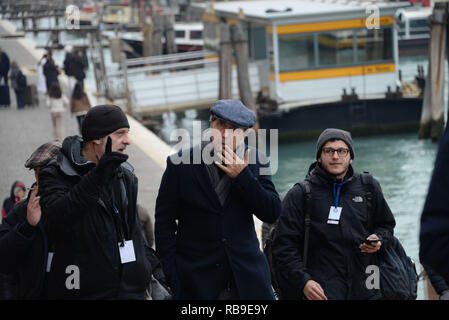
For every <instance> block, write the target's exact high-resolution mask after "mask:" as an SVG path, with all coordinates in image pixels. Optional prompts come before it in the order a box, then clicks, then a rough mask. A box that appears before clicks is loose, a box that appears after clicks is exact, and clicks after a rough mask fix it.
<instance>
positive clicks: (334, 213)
mask: <svg viewBox="0 0 449 320" xmlns="http://www.w3.org/2000/svg"><path fill="white" fill-rule="evenodd" d="M342 209H343V208H342V207H337V208H335V207H334V206H331V208H330V210H329V217H328V218H327V219H328V220H327V223H329V224H338V223H339V221H340V215H341V210H342Z"/></svg>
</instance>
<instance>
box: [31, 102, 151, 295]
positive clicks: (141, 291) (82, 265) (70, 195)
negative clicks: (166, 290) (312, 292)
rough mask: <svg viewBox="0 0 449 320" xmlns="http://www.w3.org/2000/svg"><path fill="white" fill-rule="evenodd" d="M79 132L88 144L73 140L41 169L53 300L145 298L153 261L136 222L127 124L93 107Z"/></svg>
mask: <svg viewBox="0 0 449 320" xmlns="http://www.w3.org/2000/svg"><path fill="white" fill-rule="evenodd" d="M81 131H82V136H83V137H82V138H81V137H79V136H70V137H67V138H66V139H65V140H64V142H63V144H62V149H61V150H60V152H59V153H58V155H57V158H56V159H55V160H52V161H51V162H50V163H49V164H48V165H47V166H46V167H45V168H43V169H42V170H40V171H39V182H40V185H39V192H40V196H41V200H40V203H41V207H42V214H43V219H44V222H45V225H46V229H47V231H48V237H49V248H50V251H51V252H53V258H52V259H51V260H50V261H49V263H48V268H47V269H49V274H48V297H49V298H50V299H144V295H145V290H146V289H147V286H148V285H149V282H150V278H151V273H152V266H153V263H155V261H154V259H153V258H154V256H153V255H152V252H151V251H150V249H149V248H148V246H147V245H146V242H145V240H144V238H143V235H142V232H141V227H140V224H139V219H138V217H137V209H136V202H137V178H136V176H135V175H134V173H133V168H132V167H131V165H129V164H128V163H127V162H126V160H127V159H128V156H127V155H125V154H124V151H125V149H126V147H127V146H128V145H130V139H129V136H128V133H129V123H128V119H127V117H126V115H125V114H124V112H123V111H122V110H121V108H120V107H118V106H115V105H99V106H95V107H93V108H92V109H90V110H89V111H88V113H87V114H86V118H85V120H84V122H83V125H82V130H81ZM47 271H48V270H47Z"/></svg>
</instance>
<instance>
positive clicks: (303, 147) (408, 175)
mask: <svg viewBox="0 0 449 320" xmlns="http://www.w3.org/2000/svg"><path fill="white" fill-rule="evenodd" d="M27 36H28V37H31V38H33V40H35V41H36V42H37V43H38V44H41V45H44V44H45V43H46V41H47V40H48V35H47V36H46V35H45V34H39V35H38V36H34V35H32V34H27ZM62 37H63V38H62V40H63V41H62V43H64V41H65V43H70V42H71V39H73V38H71V36H70V35H64V34H63V35H62ZM74 41H76V42H78V41H82V40H76V39H75V40H74ZM104 53H105V60H106V65H107V66H108V67H109V68H116V67H118V66H117V65H116V64H113V63H112V62H111V58H110V52H109V50H108V49H105V51H104ZM89 58H90V56H89ZM63 59H64V52H63V51H61V50H59V51H58V50H57V51H55V60H56V62H57V63H58V64H59V65H61V66H62V62H63ZM418 65H423V66H424V70H425V72H427V57H426V56H415V57H401V58H400V66H399V68H400V69H401V70H402V75H403V79H405V80H411V79H413V77H414V75H416V74H417V66H418ZM446 72H447V71H446ZM446 74H447V73H446ZM86 75H87V78H86V80H85V81H86V84H87V85H88V86H91V87H92V88H94V87H95V81H94V76H93V71H92V68H91V67H90V68H89V70H88V71H87V73H86ZM447 79H448V78H447V77H446V86H447V83H448V80H447ZM445 99H447V91H446V94H445ZM446 105H447V103H446ZM446 114H447V112H445V117H446ZM207 119H208V112H207V111H205V110H188V111H186V112H180V113H171V114H169V113H166V114H164V115H162V116H161V117H158V118H156V119H155V120H156V121H155V122H154V123H153V124H152V125H149V126H148V127H149V128H150V129H151V130H152V131H154V132H155V133H156V134H157V135H159V136H160V137H161V138H162V139H163V140H164V141H166V142H167V143H168V144H171V145H175V144H176V142H175V141H170V135H171V133H172V132H173V130H174V129H177V128H184V129H187V130H188V131H190V132H192V127H193V121H194V120H200V121H201V123H202V128H206V127H207V126H208V121H207ZM354 143H355V160H354V162H353V167H354V168H355V169H356V170H357V171H369V172H370V173H371V174H373V175H374V177H375V178H376V179H378V181H379V182H380V184H381V186H382V190H383V193H384V196H385V198H386V200H387V202H388V204H389V206H390V208H391V210H392V212H393V214H394V216H395V219H396V228H395V235H396V236H397V237H398V238H399V239H400V241H401V242H402V244H403V246H404V248H405V250H406V252H407V254H408V255H409V256H410V257H412V258H413V259H414V260H415V261H416V262H417V268H418V270H417V271H418V273H419V272H420V271H421V270H420V265H419V263H418V262H419V257H418V253H419V226H420V216H421V212H422V208H423V204H424V201H425V197H426V194H427V189H428V185H429V181H430V177H431V173H432V170H433V165H434V161H435V156H436V152H437V147H438V146H437V145H436V144H434V143H432V142H430V141H428V140H418V139H417V133H408V134H396V135H383V136H371V137H354ZM315 153H316V143H315V141H310V142H296V143H288V144H281V145H279V157H278V170H277V172H276V174H274V176H273V181H274V183H275V185H276V188H277V190H278V191H279V192H280V193H282V192H285V191H287V190H288V189H290V188H291V187H292V186H293V185H294V184H295V183H296V182H299V181H301V180H303V179H304V177H305V175H306V174H307V170H308V167H309V165H310V164H311V163H312V162H313V161H315V158H314V155H315ZM418 299H424V292H423V283H422V281H420V282H419V287H418Z"/></svg>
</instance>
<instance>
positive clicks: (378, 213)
mask: <svg viewBox="0 0 449 320" xmlns="http://www.w3.org/2000/svg"><path fill="white" fill-rule="evenodd" d="M306 180H308V181H309V182H310V186H311V194H312V200H311V202H312V209H311V211H310V214H311V228H310V238H309V249H308V250H309V251H308V252H309V253H308V262H307V268H304V265H303V262H302V261H303V259H302V253H303V245H304V244H303V243H304V209H303V208H304V202H305V196H304V193H303V191H302V189H301V187H300V186H299V185H295V186H294V187H293V188H292V189H291V190H290V191H289V192H288V193H287V195H286V197H285V198H284V200H283V210H282V214H281V217H280V220H279V225H278V227H277V230H276V235H275V239H274V244H273V252H274V255H275V258H276V259H277V262H278V264H279V268H280V270H279V271H280V272H281V273H282V275H283V276H285V278H286V279H288V282H289V283H290V284H291V288H290V293H289V298H301V297H302V296H303V289H304V286H305V284H306V282H307V281H308V280H314V281H316V282H318V283H319V284H320V285H321V287H322V288H323V290H324V293H325V295H326V296H327V298H328V299H338V300H344V299H378V298H380V291H379V290H375V289H371V290H368V289H367V288H366V285H365V282H366V279H367V277H368V276H369V275H370V274H366V273H365V271H366V267H367V266H368V265H377V256H376V255H375V254H369V253H362V252H361V250H360V249H359V245H360V244H362V242H363V241H364V239H366V238H367V237H368V236H369V235H370V234H372V233H375V234H377V235H378V236H379V237H381V238H382V242H383V245H385V244H387V243H388V241H389V239H390V238H391V236H392V235H393V228H394V226H395V220H394V217H393V215H392V213H391V211H390V208H389V207H388V204H387V202H386V201H385V199H384V197H383V195H382V191H381V188H380V185H379V183H378V182H377V181H376V180H374V185H373V190H374V192H373V193H374V195H373V200H372V202H371V203H372V211H373V212H371V214H370V213H368V211H367V199H366V194H365V188H364V186H363V185H362V181H361V178H360V174H358V173H355V172H354V171H353V169H352V167H351V166H350V168H349V171H348V174H347V175H346V177H345V179H344V181H343V185H342V187H341V191H340V198H339V203H338V206H339V207H342V208H343V209H342V212H341V217H340V221H339V224H328V223H327V221H328V216H329V210H330V207H331V206H333V205H334V201H335V199H334V193H333V184H334V182H341V181H336V180H335V178H334V177H333V176H331V175H329V174H327V173H326V172H325V171H324V170H323V169H322V167H321V166H320V165H319V164H318V163H314V164H312V166H311V167H310V169H309V174H308V175H307V177H306Z"/></svg>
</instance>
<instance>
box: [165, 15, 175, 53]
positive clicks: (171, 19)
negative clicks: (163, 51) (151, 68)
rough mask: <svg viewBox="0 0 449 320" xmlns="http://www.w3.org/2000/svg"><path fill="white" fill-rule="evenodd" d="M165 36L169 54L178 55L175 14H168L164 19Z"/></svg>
mask: <svg viewBox="0 0 449 320" xmlns="http://www.w3.org/2000/svg"><path fill="white" fill-rule="evenodd" d="M164 34H165V46H166V48H167V53H168V54H170V53H177V52H178V48H177V47H176V42H175V16H174V15H173V14H167V15H165V17H164Z"/></svg>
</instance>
